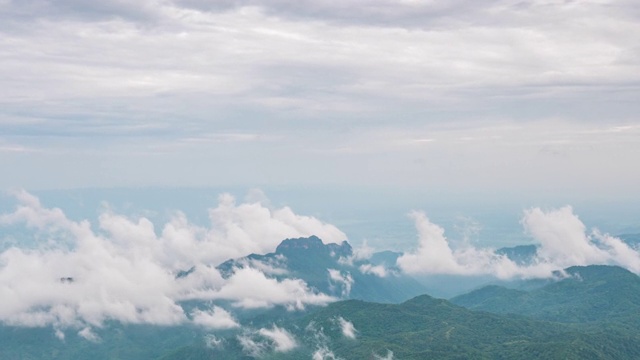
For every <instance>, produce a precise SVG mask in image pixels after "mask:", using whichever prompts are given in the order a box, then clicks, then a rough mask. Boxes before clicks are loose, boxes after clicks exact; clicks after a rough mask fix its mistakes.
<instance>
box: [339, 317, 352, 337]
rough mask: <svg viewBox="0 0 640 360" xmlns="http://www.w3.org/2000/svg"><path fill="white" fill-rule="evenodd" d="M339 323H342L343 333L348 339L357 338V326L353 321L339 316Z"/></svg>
mask: <svg viewBox="0 0 640 360" xmlns="http://www.w3.org/2000/svg"><path fill="white" fill-rule="evenodd" d="M337 321H338V325H340V330H341V331H342V335H343V336H344V337H346V338H347V339H355V338H356V328H355V327H354V326H353V323H352V322H351V321H348V320H345V319H344V318H343V317H338V318H337Z"/></svg>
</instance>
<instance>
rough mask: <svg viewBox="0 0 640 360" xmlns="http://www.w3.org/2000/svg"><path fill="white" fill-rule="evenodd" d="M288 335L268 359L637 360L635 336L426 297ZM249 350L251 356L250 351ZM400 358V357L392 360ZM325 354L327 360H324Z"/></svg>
mask: <svg viewBox="0 0 640 360" xmlns="http://www.w3.org/2000/svg"><path fill="white" fill-rule="evenodd" d="M280 326H281V329H287V331H288V334H290V335H291V336H292V338H294V339H295V341H296V342H297V346H296V347H295V348H294V349H292V350H291V351H289V352H285V353H282V352H273V351H271V352H270V351H266V350H264V349H267V348H268V347H269V342H268V341H265V342H262V343H261V342H259V341H260V340H259V339H258V338H253V341H255V343H254V344H253V345H254V347H253V348H257V349H263V352H262V353H261V354H260V357H261V358H266V359H301V358H307V359H308V358H311V357H312V355H313V356H314V357H313V358H314V359H315V358H322V359H325V358H332V359H337V358H341V359H384V358H387V359H388V358H397V359H516V358H517V359H637V358H638V357H640V336H638V335H637V333H634V332H627V333H620V332H608V331H594V330H591V329H586V328H584V329H583V328H576V327H573V326H569V325H564V324H559V323H551V322H546V321H540V320H533V319H528V318H524V317H520V316H506V315H497V314H490V313H486V312H477V311H471V310H468V309H465V308H463V307H460V306H457V305H454V304H452V303H451V302H449V301H447V300H442V299H435V298H432V297H430V296H428V295H422V296H418V297H415V298H413V299H410V300H408V301H406V302H404V303H402V304H380V303H370V302H364V301H360V300H345V301H340V302H337V303H333V304H330V305H329V306H327V307H325V308H320V309H317V310H316V311H314V312H313V313H311V314H309V315H308V316H307V317H305V318H302V319H298V320H296V321H294V322H290V323H281V324H280ZM243 344H244V345H243ZM246 344H247V341H246V339H245V338H243V337H242V335H241V336H238V337H235V338H231V339H229V340H228V341H227V342H226V343H225V347H224V348H211V347H209V348H207V347H204V346H200V347H185V348H182V349H178V350H176V352H174V353H172V354H169V355H167V356H166V357H165V358H163V359H164V360H176V359H186V358H190V359H215V358H225V359H244V358H250V357H246V352H247V347H246ZM243 349H244V350H243ZM390 354H393V357H391V356H388V355H390ZM323 355H324V356H323Z"/></svg>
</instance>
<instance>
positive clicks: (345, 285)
mask: <svg viewBox="0 0 640 360" xmlns="http://www.w3.org/2000/svg"><path fill="white" fill-rule="evenodd" d="M397 256H398V254H397V253H393V252H383V253H378V254H374V255H373V256H372V260H371V261H370V260H358V259H354V258H353V249H352V248H351V245H349V243H347V242H346V241H344V242H342V244H324V243H323V242H322V240H320V239H319V238H318V237H316V236H311V237H308V238H299V239H287V240H284V241H282V242H281V243H280V245H278V247H277V248H276V251H275V252H274V253H269V254H265V255H259V254H251V255H249V256H247V257H244V258H240V259H233V260H228V261H226V262H224V263H222V264H221V265H219V266H218V269H219V270H220V272H221V273H222V274H223V276H230V275H231V274H232V273H233V271H234V269H235V268H242V267H245V266H259V267H261V268H264V267H265V266H268V267H271V268H276V269H279V270H281V271H274V274H273V276H274V277H276V278H279V279H282V278H297V279H302V280H304V281H305V282H306V283H307V284H308V285H309V286H310V287H312V288H315V289H316V290H318V291H320V292H323V293H325V294H329V295H332V296H335V297H337V298H349V299H360V300H367V301H375V302H389V303H399V302H402V301H405V300H407V299H410V298H412V297H414V296H416V295H419V294H423V293H424V292H425V288H424V286H422V285H421V284H420V283H419V282H417V281H416V280H415V279H413V278H411V277H409V276H406V275H402V274H401V273H400V271H398V269H397V268H395V259H396V258H397ZM376 266H377V267H378V269H384V274H381V273H378V274H375V273H373V272H372V271H371V269H372V267H376ZM331 273H333V276H334V277H333V278H332V276H331V275H332V274H331ZM381 275H384V276H381ZM336 277H338V278H340V279H337V278H336Z"/></svg>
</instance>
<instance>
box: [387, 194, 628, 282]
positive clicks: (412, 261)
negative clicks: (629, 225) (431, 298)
mask: <svg viewBox="0 0 640 360" xmlns="http://www.w3.org/2000/svg"><path fill="white" fill-rule="evenodd" d="M410 216H411V218H413V220H414V222H415V225H416V228H417V230H418V238H419V243H418V247H417V248H416V249H415V250H414V251H411V252H407V253H405V254H404V255H402V256H401V257H399V258H398V260H397V265H398V266H399V267H400V268H401V269H402V270H403V271H405V272H407V273H410V274H453V275H493V276H496V277H498V278H501V279H508V278H513V277H523V278H529V277H550V276H552V274H553V273H554V271H557V270H562V269H563V268H566V267H569V266H574V265H592V264H609V265H618V266H622V267H625V268H627V269H629V270H630V271H633V272H635V273H636V274H638V273H640V253H639V252H638V249H634V248H632V247H631V246H629V245H628V244H626V243H624V242H623V241H622V240H620V239H618V238H615V237H613V236H610V235H607V234H602V233H600V232H599V231H598V230H597V229H593V230H592V231H587V228H586V226H585V225H584V223H582V221H581V220H580V218H579V217H578V216H577V215H575V214H574V213H573V208H572V207H571V206H565V207H562V208H560V209H555V210H549V211H544V210H542V209H540V208H532V209H529V210H526V211H525V212H524V216H523V218H522V221H521V223H522V225H523V226H524V229H525V231H526V232H527V233H528V234H529V235H530V236H531V237H532V238H533V240H534V242H535V244H537V245H538V248H537V252H536V255H535V257H534V258H533V259H532V261H531V263H530V264H526V265H520V264H516V263H515V262H514V261H512V260H510V259H509V258H508V257H507V256H506V255H503V254H499V253H497V252H496V251H495V250H494V249H480V248H477V247H475V246H472V245H471V244H469V243H468V242H462V243H461V244H460V245H459V246H458V247H456V248H453V247H452V244H451V242H450V241H449V239H447V237H446V236H445V234H444V229H443V228H442V227H440V226H439V225H437V224H434V223H432V222H431V221H430V220H429V219H428V218H427V216H426V215H425V214H424V213H423V212H417V211H414V212H412V213H411V214H410Z"/></svg>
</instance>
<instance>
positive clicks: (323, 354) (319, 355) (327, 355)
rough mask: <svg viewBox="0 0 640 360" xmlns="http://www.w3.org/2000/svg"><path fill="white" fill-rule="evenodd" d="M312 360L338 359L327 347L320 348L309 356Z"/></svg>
mask: <svg viewBox="0 0 640 360" xmlns="http://www.w3.org/2000/svg"><path fill="white" fill-rule="evenodd" d="M311 359H312V360H338V359H340V358H339V357H336V355H335V354H334V353H333V351H331V350H330V349H329V348H328V347H327V346H321V347H319V348H318V349H316V351H314V352H313V354H312V355H311Z"/></svg>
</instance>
